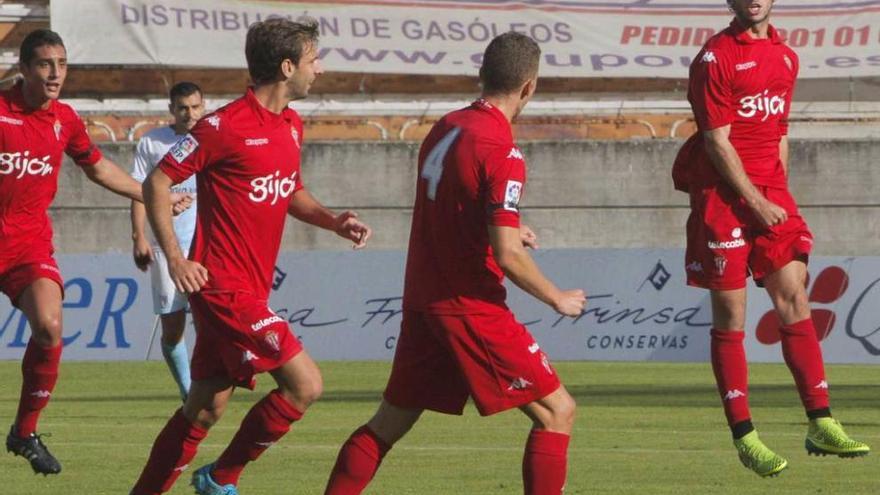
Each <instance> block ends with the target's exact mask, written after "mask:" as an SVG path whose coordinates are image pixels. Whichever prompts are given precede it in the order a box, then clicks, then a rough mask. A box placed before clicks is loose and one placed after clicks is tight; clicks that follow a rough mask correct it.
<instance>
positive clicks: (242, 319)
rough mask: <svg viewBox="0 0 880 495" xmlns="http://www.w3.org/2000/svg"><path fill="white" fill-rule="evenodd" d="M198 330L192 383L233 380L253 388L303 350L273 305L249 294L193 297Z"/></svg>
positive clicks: (191, 304) (192, 367) (201, 293)
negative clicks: (258, 378) (258, 379)
mask: <svg viewBox="0 0 880 495" xmlns="http://www.w3.org/2000/svg"><path fill="white" fill-rule="evenodd" d="M189 304H190V309H191V310H192V316H193V322H194V323H195V327H196V345H195V348H194V349H193V356H192V365H191V369H192V379H193V380H204V379H208V378H228V379H229V380H230V381H232V383H234V384H235V385H237V386H241V387H246V388H250V389H253V387H254V385H255V384H256V379H255V375H257V374H258V373H263V372H266V371H271V370H274V369H276V368H279V367H281V365H283V364H284V363H286V362H287V361H289V360H290V359H291V358H293V357H294V356H296V355H297V354H299V352H300V351H302V349H303V347H302V344H300V342H299V340H298V339H297V338H296V337H295V336H294V335H293V334H292V333H291V330H290V327H289V326H288V324H287V321H285V320H284V319H283V318H281V317H280V316H278V315H276V314H275V313H274V312H272V310H271V309H269V306H268V301H266V300H265V299H259V298H257V297H256V296H255V295H253V294H250V293H248V292H243V291H235V292H220V291H218V292H197V293H195V294H193V295H191V296H190V298H189Z"/></svg>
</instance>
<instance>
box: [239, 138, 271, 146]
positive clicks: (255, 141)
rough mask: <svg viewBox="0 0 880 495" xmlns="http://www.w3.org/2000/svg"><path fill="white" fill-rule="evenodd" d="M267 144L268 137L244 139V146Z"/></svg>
mask: <svg viewBox="0 0 880 495" xmlns="http://www.w3.org/2000/svg"><path fill="white" fill-rule="evenodd" d="M267 144H269V138H255V139H245V140H244V145H245V146H265V145H267Z"/></svg>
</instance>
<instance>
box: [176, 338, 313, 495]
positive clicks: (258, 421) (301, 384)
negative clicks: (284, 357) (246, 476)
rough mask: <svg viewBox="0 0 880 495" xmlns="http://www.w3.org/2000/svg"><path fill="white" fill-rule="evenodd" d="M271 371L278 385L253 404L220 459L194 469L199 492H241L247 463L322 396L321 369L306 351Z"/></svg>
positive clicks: (273, 441)
mask: <svg viewBox="0 0 880 495" xmlns="http://www.w3.org/2000/svg"><path fill="white" fill-rule="evenodd" d="M270 373H271V374H272V377H273V378H274V379H275V383H277V384H278V388H276V389H275V390H273V391H271V392H269V393H268V394H267V395H266V396H265V397H263V399H262V400H260V401H259V402H257V403H256V404H255V405H254V407H252V408H251V410H250V411H249V412H248V414H247V415H246V416H245V417H244V419H243V420H242V422H241V426H240V427H239V429H238V432H237V433H236V434H235V437H234V438H233V439H232V442H230V443H229V446H228V447H227V448H226V450H224V451H223V453H222V454H221V455H220V457H219V458H218V459H217V461H216V462H215V463H213V464H208V465H206V466H203V467H201V468H199V469H198V470H197V471H196V472H195V473H193V479H192V482H193V486H194V487H195V489H196V493H199V494H205V495H214V494H223V495H234V494H235V493H237V489H236V485H238V480H239V477H240V476H241V473H242V471H243V470H244V468H245V466H246V465H247V464H248V463H249V462H252V461H255V460H256V459H257V458H259V457H260V455H261V454H262V453H263V452H265V451H266V449H268V448H269V447H270V446H272V444H274V443H275V442H277V441H278V440H280V439H281V438H282V437H283V436H284V435H285V434H287V432H288V431H289V430H290V425H291V424H292V423H293V422H295V421H298V420H299V419H300V418H302V416H303V414H304V413H305V411H306V409H308V407H309V406H310V405H311V404H312V403H313V402H315V401H316V400H318V398H319V397H320V396H321V393H322V390H323V381H322V378H321V371H320V370H319V369H318V365H317V364H315V361H314V360H312V358H311V357H310V356H309V355H308V353H307V352H305V351H301V352H299V353H298V354H297V355H296V356H294V357H293V358H291V359H290V360H289V361H287V362H286V363H284V364H283V365H282V366H281V367H279V368H277V369H275V370H272V371H271V372H270Z"/></svg>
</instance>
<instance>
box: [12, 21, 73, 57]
mask: <svg viewBox="0 0 880 495" xmlns="http://www.w3.org/2000/svg"><path fill="white" fill-rule="evenodd" d="M46 45H49V46H60V47H62V48H64V40H62V39H61V36H60V35H59V34H58V33H56V32H55V31H52V30H51V29H35V30H33V31H31V32H30V33H28V35H27V36H25V37H24V39H23V40H22V41H21V47H19V49H18V59H19V61H20V63H22V64H23V65H28V64H30V63H31V61H32V60H33V59H34V57H35V56H36V54H35V53H34V52H36V51H37V48H39V47H41V46H46ZM65 49H66V48H65Z"/></svg>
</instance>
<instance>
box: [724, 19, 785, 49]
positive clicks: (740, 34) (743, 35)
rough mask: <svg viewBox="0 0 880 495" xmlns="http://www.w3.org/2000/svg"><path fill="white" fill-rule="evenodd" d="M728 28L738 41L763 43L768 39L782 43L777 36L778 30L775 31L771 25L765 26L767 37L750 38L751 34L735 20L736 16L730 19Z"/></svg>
mask: <svg viewBox="0 0 880 495" xmlns="http://www.w3.org/2000/svg"><path fill="white" fill-rule="evenodd" d="M730 29H731V31H732V32H733V37H734V38H736V40H737V41H739V42H740V43H745V44H747V45H753V44H755V43H763V42H766V41H768V40H769V41H770V42H771V43H773V44H774V45H778V44H779V43H782V38H780V37H779V32H778V31H776V28H775V27H773V26H772V25H771V26H767V39H758V38H752V35H751V34H749V30H748V29H746V28H745V27H743V26H742V25H741V24H740V23H739V22H737V20H736V18H734V19H733V20H732V21H730Z"/></svg>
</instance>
